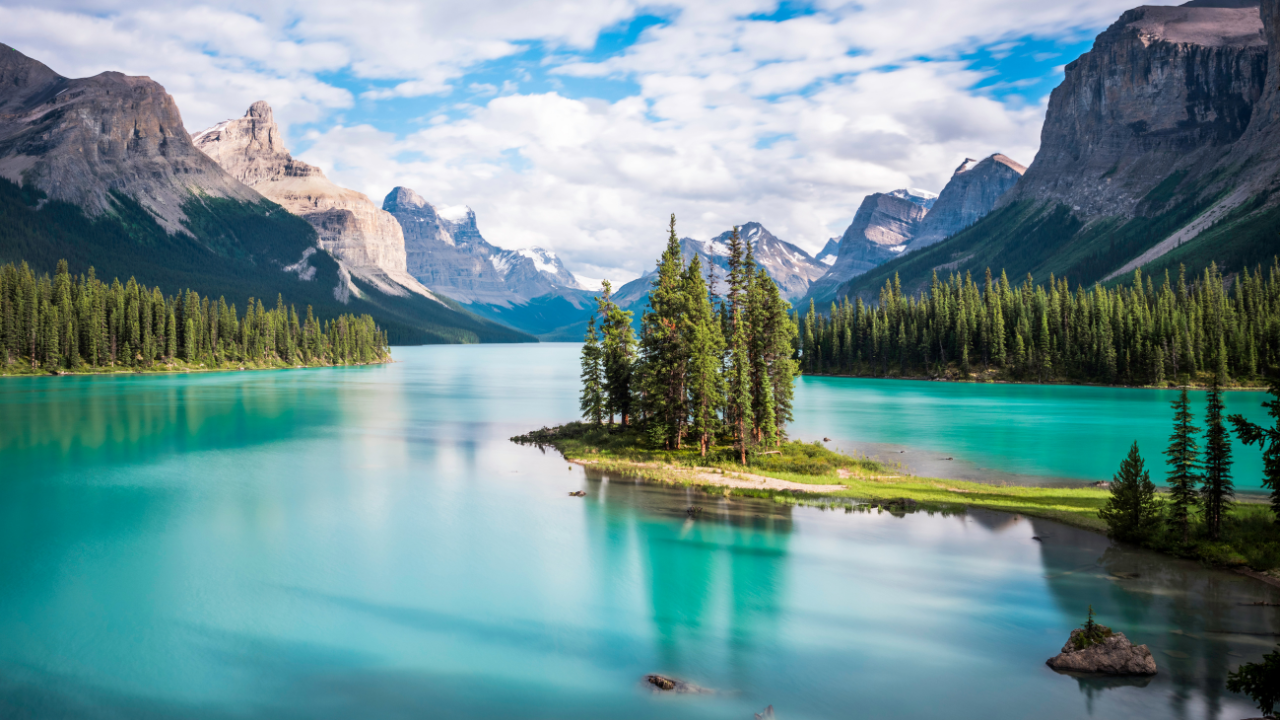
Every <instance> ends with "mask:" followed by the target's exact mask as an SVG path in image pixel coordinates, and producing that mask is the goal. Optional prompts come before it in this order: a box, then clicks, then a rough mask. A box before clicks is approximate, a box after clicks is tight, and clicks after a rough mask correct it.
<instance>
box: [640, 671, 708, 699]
mask: <svg viewBox="0 0 1280 720" xmlns="http://www.w3.org/2000/svg"><path fill="white" fill-rule="evenodd" d="M644 681H645V682H647V683H649V684H650V685H652V686H653V689H654V691H655V692H673V693H680V694H693V695H711V694H714V693H715V690H710V689H708V688H704V687H701V686H698V685H694V684H693V683H691V682H685V681H684V680H679V679H676V678H673V677H668V676H666V675H658V674H656V673H655V674H651V675H645V676H644Z"/></svg>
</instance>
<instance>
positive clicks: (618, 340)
mask: <svg viewBox="0 0 1280 720" xmlns="http://www.w3.org/2000/svg"><path fill="white" fill-rule="evenodd" d="M596 304H597V312H598V313H599V315H600V317H601V318H602V319H601V331H602V334H603V335H604V339H603V341H602V342H601V360H602V362H603V364H604V389H605V412H607V413H608V415H609V423H610V424H612V423H613V418H614V415H617V416H618V417H619V419H620V421H621V423H622V426H623V427H627V426H628V425H629V424H630V419H631V406H632V398H631V376H632V369H633V368H632V365H633V363H634V362H635V331H634V330H632V328H631V317H632V314H631V311H629V310H623V309H622V308H620V307H618V304H617V303H615V302H614V301H613V287H612V286H611V285H610V284H609V282H608V281H607V280H606V281H605V282H604V291H603V292H602V293H601V294H600V297H598V298H597V299H596Z"/></svg>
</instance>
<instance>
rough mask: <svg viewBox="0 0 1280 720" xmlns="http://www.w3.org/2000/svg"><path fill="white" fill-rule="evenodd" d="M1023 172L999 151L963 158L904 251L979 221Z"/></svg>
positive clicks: (941, 239)
mask: <svg viewBox="0 0 1280 720" xmlns="http://www.w3.org/2000/svg"><path fill="white" fill-rule="evenodd" d="M1026 171H1027V169H1026V168H1025V167H1023V166H1022V165H1019V164H1018V163H1016V162H1014V161H1013V160H1011V159H1009V158H1008V157H1006V156H1004V155H1000V154H999V153H997V154H995V155H992V156H991V157H988V158H986V159H984V160H981V161H976V160H972V159H967V160H965V161H964V162H963V163H961V164H960V167H958V168H956V171H955V174H953V175H952V176H951V180H949V181H948V182H947V186H946V187H944V188H943V189H942V192H941V193H939V194H938V199H937V201H936V202H934V204H933V207H932V208H930V209H929V214H928V215H926V216H925V217H924V220H922V221H921V222H920V227H919V229H917V230H916V233H915V235H914V236H913V237H912V238H911V241H910V242H909V243H908V244H907V250H918V249H920V248H922V247H928V246H929V245H932V244H934V243H937V242H941V241H943V240H946V239H947V238H949V237H951V236H952V235H955V234H956V233H958V232H960V231H961V230H963V229H965V228H966V227H969V226H970V225H972V224H974V223H975V222H977V221H978V220H981V219H982V218H983V217H985V216H986V215H987V213H989V212H991V210H992V208H994V207H995V206H996V203H997V202H999V200H1000V198H1002V197H1004V195H1005V193H1007V192H1009V190H1010V189H1011V188H1012V187H1013V186H1014V185H1015V184H1017V182H1018V180H1019V179H1021V178H1022V175H1023V173H1025V172H1026Z"/></svg>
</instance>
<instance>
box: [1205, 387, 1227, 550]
mask: <svg viewBox="0 0 1280 720" xmlns="http://www.w3.org/2000/svg"><path fill="white" fill-rule="evenodd" d="M1222 380H1223V374H1222V370H1221V369H1219V371H1218V373H1216V374H1215V375H1214V377H1213V384H1212V385H1211V386H1210V388H1209V397H1208V403H1207V405H1206V408H1205V426H1206V427H1205V443H1204V485H1203V487H1201V489H1200V495H1201V501H1202V502H1203V505H1204V520H1205V528H1206V529H1207V530H1208V531H1209V539H1210V540H1214V541H1216V540H1218V539H1220V538H1221V536H1222V520H1223V518H1225V517H1226V515H1227V513H1228V512H1229V511H1230V509H1231V505H1232V502H1231V500H1232V498H1234V497H1235V489H1234V488H1233V487H1232V482H1231V436H1230V435H1229V434H1228V433H1227V427H1226V424H1225V422H1224V420H1225V418H1223V416H1222V411H1223V403H1222Z"/></svg>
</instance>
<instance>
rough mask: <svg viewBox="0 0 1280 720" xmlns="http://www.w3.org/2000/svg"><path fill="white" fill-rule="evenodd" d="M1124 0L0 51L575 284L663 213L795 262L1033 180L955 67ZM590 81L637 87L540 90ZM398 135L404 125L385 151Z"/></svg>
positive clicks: (111, 4) (75, 39)
mask: <svg viewBox="0 0 1280 720" xmlns="http://www.w3.org/2000/svg"><path fill="white" fill-rule="evenodd" d="M1132 4H1133V0H1065V1H1064V2H1058V3H1027V2H1025V1H1024V0H970V1H968V2H963V3H957V2H953V1H951V0H916V1H915V2H903V0H859V2H856V3H851V2H842V1H838V0H818V1H817V2H816V3H815V4H814V5H813V10H814V12H813V13H812V14H809V15H805V16H801V17H796V18H792V19H789V20H786V21H784V22H771V21H757V20H751V19H749V16H750V15H752V14H754V13H770V12H773V11H774V10H775V9H776V7H777V4H776V2H774V1H771V0H715V1H711V0H699V1H698V2H694V1H693V0H670V1H669V2H665V3H663V4H662V5H661V6H659V9H658V10H657V12H660V13H662V14H663V16H664V17H665V18H666V19H667V22H665V23H662V24H658V25H654V26H651V27H649V28H648V29H647V30H645V31H644V32H643V33H642V34H641V37H640V39H639V41H638V42H637V43H635V44H634V45H633V46H631V47H630V48H628V49H626V50H625V51H623V52H621V53H618V54H615V55H613V56H611V57H607V58H603V59H597V58H595V57H594V56H593V55H591V54H590V52H589V51H591V49H592V48H593V47H594V45H595V43H596V40H597V38H598V37H599V35H600V33H601V32H602V31H604V30H605V29H608V28H614V29H616V28H618V27H620V23H623V22H625V21H627V20H628V19H629V18H632V17H634V16H636V15H637V13H639V12H641V11H642V10H645V11H650V12H652V11H653V10H652V8H653V6H651V5H648V4H642V3H640V2H639V1H638V0H595V1H593V2H584V3H579V4H576V5H575V6H574V8H573V10H572V11H571V12H566V11H564V6H563V4H562V3H561V2H559V0H526V1H524V2H520V3H511V2H509V1H508V0H473V1H472V2H467V3H444V2H438V1H435V2H412V1H409V0H371V1H366V2H360V3H352V2H349V0H308V1H307V2H303V1H302V0H285V1H284V2H272V3H262V2H261V1H260V0H252V1H250V0H222V2H220V3H218V4H217V5H211V4H205V3H198V2H184V1H182V0H177V1H174V0H163V1H162V0H131V1H130V2H124V0H42V2H40V3H39V4H38V5H37V4H28V5H20V4H14V3H12V2H10V3H7V4H6V5H5V6H3V7H0V28H4V35H3V37H0V41H4V42H7V43H9V44H12V45H14V46H15V47H17V48H18V49H19V50H22V51H23V52H26V53H27V54H29V55H32V56H33V57H36V58H38V59H41V60H43V61H45V62H46V63H47V64H49V65H50V66H51V67H53V68H54V69H55V70H57V71H59V72H62V73H63V74H66V75H71V76H83V75H90V74H96V73H97V72H101V71H103V70H108V69H111V70H121V71H124V72H128V73H131V74H147V75H151V76H152V77H154V78H156V79H157V80H158V81H160V82H161V83H162V84H164V85H165V87H166V88H167V89H169V91H170V92H171V93H173V94H174V96H175V98H176V99H177V100H178V103H179V106H180V107H181V108H182V112H183V116H184V118H185V120H186V122H187V124H188V127H189V128H192V129H197V128H203V127H206V126H208V125H210V124H212V123H214V122H216V121H219V120H222V119H225V118H227V117H231V116H234V115H238V114H239V113H240V112H242V111H243V108H245V107H247V105H248V104H249V103H250V102H252V101H254V100H258V99H266V100H268V101H269V102H271V104H272V105H273V107H274V108H275V109H276V116H277V118H278V119H280V120H281V121H282V122H284V123H285V124H288V123H313V124H316V125H315V126H318V127H320V128H321V130H319V131H316V132H314V133H312V134H310V135H309V136H308V139H310V140H312V141H313V142H312V144H311V145H310V147H308V148H307V149H306V152H304V153H301V155H302V157H303V158H304V159H306V160H308V161H311V162H315V163H317V164H319V165H321V166H322V167H324V168H325V169H326V171H327V172H328V173H329V174H330V176H331V177H333V178H334V179H335V180H337V181H339V182H342V183H345V184H348V185H350V186H352V187H354V188H356V189H358V190H361V191H363V192H366V193H368V194H370V195H371V196H373V197H375V198H380V197H381V196H382V195H383V194H385V193H386V192H387V191H388V190H390V189H391V188H392V187H393V186H395V185H407V186H410V187H413V188H415V189H416V190H418V191H419V192H421V193H422V194H423V195H424V196H425V197H427V198H428V199H429V200H431V201H432V202H436V203H463V204H467V205H470V206H471V207H473V208H475V210H476V212H477V215H478V218H479V222H480V224H481V228H482V231H483V232H484V233H485V234H486V236H487V237H488V238H489V239H490V240H491V241H493V242H495V243H498V244H500V245H503V246H506V247H524V246H529V245H539V246H543V247H548V248H552V249H555V250H556V251H558V252H559V253H560V255H561V257H562V258H564V260H565V262H566V263H567V264H568V265H569V266H570V268H571V269H573V270H575V271H577V272H582V273H584V274H586V275H588V276H592V277H599V276H608V277H615V278H616V277H622V276H626V275H628V274H634V273H637V272H639V271H640V270H641V269H642V268H643V267H645V266H647V264H648V263H649V262H651V260H652V257H653V256H654V255H655V254H656V252H657V248H658V247H659V246H660V244H661V242H662V240H663V238H664V227H665V218H666V216H667V214H668V213H669V212H675V213H676V214H677V216H678V218H679V221H680V230H681V232H682V234H686V235H694V236H700V237H707V236H710V235H712V234H716V233H719V232H721V231H723V230H724V229H726V228H727V227H728V226H729V225H731V224H733V223H742V222H745V221H748V220H759V221H761V222H763V223H765V224H766V225H767V226H768V227H769V228H770V229H771V230H772V231H773V232H774V233H776V234H777V235H779V236H780V237H782V238H784V239H787V240H790V241H792V242H796V243H797V244H799V245H801V246H803V247H806V248H807V249H810V250H812V251H816V250H817V249H818V248H820V247H821V246H822V244H823V243H824V242H825V240H826V239H827V238H828V237H831V236H832V235H833V234H838V233H839V232H840V231H841V230H842V229H843V227H842V226H843V225H844V224H846V223H847V222H848V220H849V218H850V217H851V215H852V213H853V211H854V209H856V207H857V205H858V203H859V202H860V201H861V198H862V196H863V195H865V194H867V193H869V192H875V191H881V190H889V189H893V188H897V187H906V186H913V187H923V188H927V189H930V190H933V191H937V190H939V189H940V188H941V186H942V185H943V183H945V181H946V179H947V177H949V175H950V172H951V171H952V170H953V169H954V168H955V166H956V165H958V164H959V162H960V160H961V159H962V158H964V157H966V156H969V157H980V156H983V155H985V154H989V153H992V152H996V151H1000V152H1004V153H1006V154H1009V155H1010V156H1012V157H1014V158H1015V159H1017V160H1019V161H1021V162H1023V163H1029V162H1030V161H1031V159H1032V156H1033V154H1034V152H1035V149H1036V146H1037V144H1038V135H1039V127H1040V123H1041V120H1042V116H1043V105H1042V104H1035V103H1032V104H1030V105H1028V104H1027V103H1025V102H1016V101H1015V102H1007V103H1002V102H1000V101H998V100H996V99H993V98H992V97H991V91H990V90H988V91H985V92H978V91H975V90H974V89H973V88H974V86H975V84H976V83H978V82H980V81H983V80H984V79H986V78H985V76H983V75H981V74H979V73H977V72H975V71H973V70H971V69H970V68H969V67H968V66H967V65H966V64H965V63H963V62H962V61H960V59H959V58H960V57H961V56H962V54H963V53H965V52H969V51H972V50H974V49H976V48H979V47H985V48H987V49H988V51H989V52H991V53H994V54H997V55H998V54H1001V53H1008V52H1011V51H1015V50H1016V47H1017V43H1018V42H1019V41H1020V39H1022V38H1025V37H1028V36H1039V37H1064V36H1071V37H1072V38H1074V39H1079V38H1081V37H1087V36H1088V35H1089V34H1092V33H1093V32H1096V30H1097V29H1098V28H1101V27H1103V26H1105V25H1107V24H1108V23H1110V22H1111V21H1113V20H1114V19H1115V18H1116V17H1117V16H1118V15H1119V13H1120V12H1122V11H1123V10H1125V9H1127V8H1128V7H1129V6H1130V5H1132ZM525 53H528V54H529V55H528V57H531V58H532V60H531V62H533V63H534V64H537V63H538V59H539V58H541V63H542V65H541V66H540V67H541V70H540V72H542V73H544V75H545V74H546V73H551V74H552V77H550V78H546V77H544V78H542V79H543V80H544V81H546V84H544V85H541V86H540V87H543V88H546V87H552V88H556V91H555V92H539V93H529V92H528V91H526V92H525V94H520V93H521V88H522V87H530V83H533V82H535V81H537V80H538V78H534V77H532V76H531V75H530V74H529V72H528V70H527V69H526V68H525V67H515V66H514V65H512V66H511V69H510V72H509V73H508V77H503V78H495V77H494V76H493V72H492V68H493V67H494V65H493V63H497V62H503V61H504V59H505V60H506V61H514V60H515V59H516V58H518V57H525V55H524V54H525ZM1048 57H1051V55H1050V54H1045V55H1044V58H1048ZM1044 58H1041V60H1042V61H1043V59H1044ZM925 59H927V60H928V61H925ZM1064 59H1069V58H1064ZM485 67H487V68H489V72H488V74H485V75H482V76H479V77H478V78H476V79H472V78H468V74H469V73H471V72H472V71H473V70H477V69H480V68H485ZM337 76H343V77H345V78H347V80H346V81H341V80H335V79H334V78H335V77H337ZM557 78H559V79H563V80H564V84H563V85H558V84H557ZM593 79H594V80H593ZM611 79H612V80H626V81H629V82H631V83H634V86H633V87H638V88H639V90H638V92H636V93H635V94H634V95H631V96H628V97H622V98H621V99H613V100H611V101H605V100H600V99H590V98H585V97H578V98H575V97H569V96H567V95H568V94H569V91H568V90H564V89H562V88H563V87H576V86H575V85H574V84H573V82H577V83H578V84H581V83H584V82H586V83H590V82H597V81H601V80H603V81H605V82H606V83H607V81H608V80H611ZM995 80H996V81H997V82H996V85H995V86H994V87H998V88H1002V89H1009V88H1016V87H1019V83H1018V81H1016V80H1013V81H1007V82H1006V81H1003V80H1001V79H1000V78H995ZM499 81H501V86H500V89H499V85H498V83H499ZM361 83H363V86H361ZM455 88H463V89H466V92H465V93H463V95H462V97H451V96H450V95H449V93H451V92H452V91H453V90H454V89H455ZM356 95H359V97H360V98H361V99H362V103H361V106H359V107H360V108H364V109H367V108H366V106H371V107H378V108H381V107H390V105H385V104H380V103H381V101H384V100H389V99H393V98H398V99H401V100H402V101H403V100H404V99H407V98H420V99H422V98H430V97H439V98H446V99H444V100H441V101H439V102H443V103H451V104H449V105H448V107H438V108H434V109H430V110H426V111H424V110H422V109H420V108H418V109H415V110H414V111H413V113H414V116H415V117H414V118H398V117H396V116H394V115H387V116H379V115H376V114H374V115H369V114H368V113H366V114H365V115H362V116H361V118H362V119H361V121H360V122H358V123H354V122H349V121H346V120H344V119H343V117H342V114H341V112H342V111H346V110H349V109H352V108H357V106H356V104H355V97H356ZM495 95H496V96H495ZM463 97H465V98H466V99H467V102H461V100H462V98H463ZM423 101H424V100H419V101H418V102H423ZM469 103H476V104H469ZM478 103H484V104H483V105H480V104H478ZM388 112H393V111H390V110H389V111H388ZM424 112H425V114H424ZM397 121H401V122H397ZM424 122H426V123H427V124H426V125H425V126H424V125H423V123H424ZM405 126H409V127H413V128H417V129H415V130H414V131H412V132H410V133H409V134H407V135H403V136H397V135H396V134H394V133H392V132H391V131H390V129H389V128H393V127H398V128H403V127H405Z"/></svg>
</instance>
